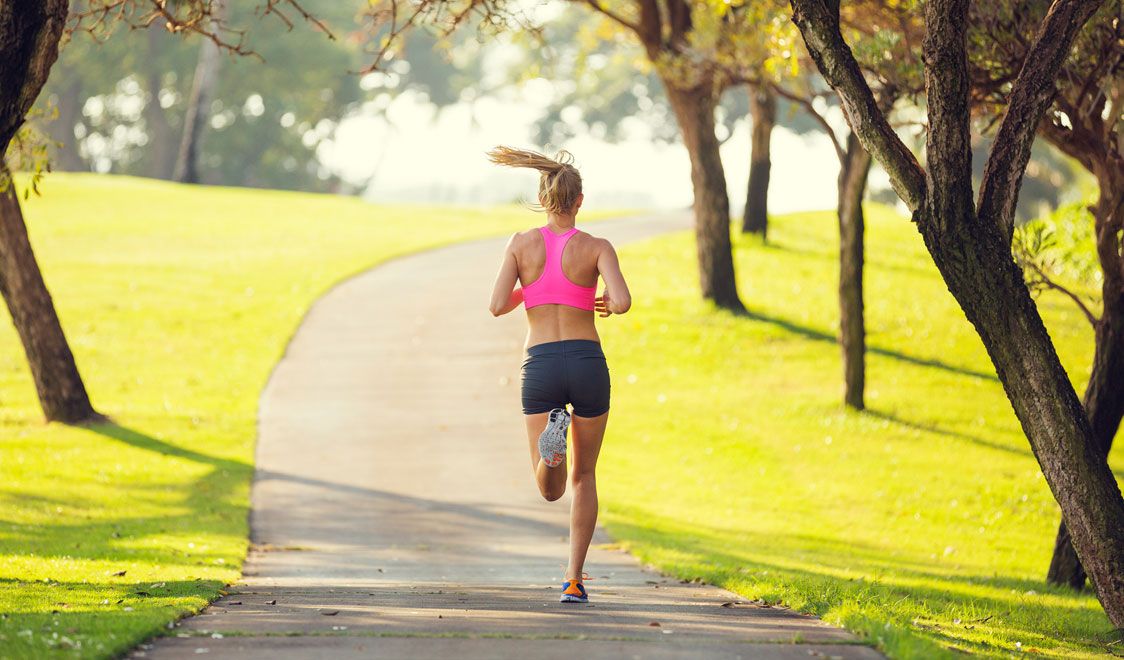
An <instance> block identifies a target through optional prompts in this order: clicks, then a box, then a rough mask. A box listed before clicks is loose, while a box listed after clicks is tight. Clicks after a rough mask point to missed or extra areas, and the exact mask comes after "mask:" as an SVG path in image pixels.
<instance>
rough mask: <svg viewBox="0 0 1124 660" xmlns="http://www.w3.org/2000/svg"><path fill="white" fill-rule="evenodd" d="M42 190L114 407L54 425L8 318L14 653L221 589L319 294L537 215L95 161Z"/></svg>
mask: <svg viewBox="0 0 1124 660" xmlns="http://www.w3.org/2000/svg"><path fill="white" fill-rule="evenodd" d="M43 189H44V197H42V198H38V199H36V198H33V199H31V200H30V201H29V202H27V203H26V204H25V212H26V214H27V218H28V223H29V225H30V231H31V236H32V241H33V243H34V246H35V248H36V251H37V253H38V256H39V260H40V264H41V266H42V268H43V271H44V273H45V275H46V279H47V284H48V286H49V287H50V289H51V291H52V293H53V295H54V298H55V304H56V306H57V307H58V310H59V314H60V315H61V317H62V321H63V325H64V327H65V329H66V331H67V334H68V337H69V339H70V344H71V347H72V348H73V350H74V353H75V355H76V357H77V360H78V365H79V368H80V369H81V371H82V374H83V376H84V377H85V381H86V385H87V388H88V389H89V391H90V392H91V395H92V398H93V400H94V404H95V405H96V406H97V408H98V409H99V410H100V411H102V412H104V413H106V414H108V415H110V416H111V417H112V418H113V420H114V421H115V423H114V424H112V425H103V426H99V427H96V428H91V429H80V428H68V427H65V426H61V425H57V424H52V425H46V424H44V423H43V422H42V415H41V413H40V410H39V407H38V404H37V402H36V399H35V391H34V387H33V386H32V383H31V378H30V375H29V374H28V372H27V367H26V363H25V360H24V356H23V351H22V349H21V347H20V345H19V341H18V339H17V337H16V333H15V331H14V329H13V328H12V327H11V324H10V323H9V322H8V321H7V320H6V318H5V320H4V322H3V323H0V657H4V658H18V657H35V658H38V657H42V656H44V655H47V654H48V653H49V652H57V653H59V654H60V655H67V656H71V655H76V656H83V657H104V656H109V655H114V654H118V653H120V652H122V651H124V650H125V649H127V648H129V647H130V646H132V645H133V644H135V643H136V642H137V641H139V640H141V639H143V638H145V637H148V636H150V635H152V634H153V633H155V632H157V631H159V630H160V629H161V627H162V626H164V625H165V624H166V623H168V622H169V621H171V620H173V619H175V618H178V617H180V616H182V615H184V614H186V613H188V612H193V611H196V610H198V609H200V608H201V607H202V606H203V605H205V604H206V603H207V602H208V601H209V600H211V599H213V598H215V597H216V596H217V595H218V593H219V590H220V589H221V588H222V587H223V585H224V584H226V583H229V582H233V581H234V580H236V579H237V578H238V576H239V573H240V567H241V562H242V559H243V557H244V556H245V552H246V544H247V538H246V537H247V520H246V513H247V507H248V503H249V500H248V496H249V484H250V476H251V473H252V469H253V468H252V464H253V448H254V437H255V422H256V415H257V401H258V394H259V393H260V392H261V389H262V387H263V386H264V384H265V382H266V379H267V377H268V376H269V372H270V369H271V368H272V366H273V365H274V363H276V362H277V360H278V359H279V358H280V356H281V354H282V351H283V350H284V347H285V344H286V342H287V340H288V338H289V336H290V335H291V334H292V332H293V331H294V330H295V329H296V327H297V325H298V323H299V322H300V319H301V316H302V315H303V314H304V312H305V310H306V309H307V308H308V306H309V304H310V303H311V302H312V301H313V300H314V299H315V298H316V297H317V296H319V295H320V294H321V293H323V292H324V291H325V289H327V288H328V287H329V286H331V285H332V284H333V283H335V282H337V281H338V280H340V279H341V278H343V277H344V276H347V275H349V274H352V273H355V272H357V271H360V270H363V269H365V268H367V267H369V266H371V265H373V264H376V263H378V262H380V261H383V260H386V259H389V258H391V257H394V256H397V255H401V254H404V253H408V252H413V251H417V250H421V249H424V248H429V247H433V246H435V245H438V244H442V243H449V242H453V241H457V240H462V239H470V238H477V237H482V236H487V235H495V234H502V233H506V232H510V231H514V230H515V229H517V228H523V227H526V226H527V225H528V224H530V223H532V222H533V221H534V220H535V219H536V218H535V217H534V216H532V215H531V214H529V213H528V212H527V211H526V210H524V209H521V208H518V207H515V206H511V207H504V208H491V209H481V208H474V209H455V208H425V207H416V206H393V207H385V206H372V205H369V204H365V203H363V202H361V201H358V200H356V199H350V198H338V197H327V196H316V195H303V194H295V193H279V192H263V191H252V190H233V189H221V188H199V187H185V186H177V185H172V184H167V183H162V182H155V181H148V180H143V179H130V178H117V177H99V176H90V175H87V176H77V175H69V176H68V175H60V174H55V175H51V176H50V177H49V178H48V179H47V180H46V181H45V183H44V188H43ZM485 286H486V285H485ZM481 295H482V296H485V297H486V295H487V290H486V289H482V290H481ZM483 299H484V298H483V297H482V298H481V300H483ZM5 317H6V314H5Z"/></svg>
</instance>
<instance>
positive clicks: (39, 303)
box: [0, 170, 101, 424]
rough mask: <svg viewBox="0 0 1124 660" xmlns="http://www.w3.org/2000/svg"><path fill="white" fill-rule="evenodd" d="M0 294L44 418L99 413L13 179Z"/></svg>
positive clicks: (4, 202) (1, 222)
mask: <svg viewBox="0 0 1124 660" xmlns="http://www.w3.org/2000/svg"><path fill="white" fill-rule="evenodd" d="M4 174H5V175H7V174H8V173H7V171H6V170H5V171H4ZM0 294H2V295H3V297H4V302H6V303H7V305H8V311H9V312H11V315H12V323H13V324H14V325H15V326H16V331H17V332H18V333H19V337H20V341H22V342H23V348H24V351H25V352H26V353H27V362H28V365H29V366H30V367H31V376H32V378H33V379H34V380H35V389H36V391H37V392H38V393H39V403H40V404H41V405H42V407H43V413H44V414H45V415H46V417H47V420H48V421H55V422H65V423H67V424H77V423H82V422H90V421H96V420H98V419H101V416H100V415H98V413H97V412H96V411H95V410H94V408H93V406H92V405H91V404H90V398H89V396H87V394H86V387H85V385H83V384H82V378H81V377H80V376H79V375H78V367H77V365H76V364H75V363H74V356H73V355H72V354H71V353H70V346H69V345H67V343H66V336H65V335H63V332H62V326H61V325H60V324H59V318H58V316H57V315H56V314H55V307H54V304H53V303H52V302H51V294H50V293H48V292H47V285H46V284H45V283H44V282H43V276H42V274H40V272H39V265H38V264H37V263H36V261H35V254H34V253H33V252H32V250H31V243H30V242H29V241H28V238H27V226H26V225H25V224H24V222H23V214H22V213H21V212H20V204H19V197H18V196H17V195H16V188H15V185H14V184H9V185H8V186H7V187H6V188H5V190H4V191H3V192H2V193H0Z"/></svg>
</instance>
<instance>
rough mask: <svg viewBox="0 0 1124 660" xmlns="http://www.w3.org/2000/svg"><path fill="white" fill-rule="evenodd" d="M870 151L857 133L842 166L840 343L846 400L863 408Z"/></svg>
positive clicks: (840, 185) (849, 136) (850, 140)
mask: <svg viewBox="0 0 1124 660" xmlns="http://www.w3.org/2000/svg"><path fill="white" fill-rule="evenodd" d="M870 160H871V159H870V154H869V153H868V152H867V150H866V149H863V147H862V145H861V144H859V139H858V137H857V136H855V134H854V133H851V134H850V135H848V136H847V151H846V153H845V155H844V158H843V163H842V164H841V167H840V169H839V208H838V214H839V343H840V346H841V347H842V349H843V387H844V389H843V403H844V404H846V405H847V406H850V407H851V408H854V409H855V410H862V409H863V408H864V407H865V404H864V403H863V393H864V391H865V388H866V324H865V322H864V320H863V230H864V226H863V225H864V219H863V207H862V203H863V195H864V194H865V193H866V178H867V174H868V173H869V172H870Z"/></svg>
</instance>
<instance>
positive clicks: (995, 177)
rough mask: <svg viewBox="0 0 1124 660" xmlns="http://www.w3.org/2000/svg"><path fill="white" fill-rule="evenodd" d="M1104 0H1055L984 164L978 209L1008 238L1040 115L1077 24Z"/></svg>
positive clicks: (1089, 15)
mask: <svg viewBox="0 0 1124 660" xmlns="http://www.w3.org/2000/svg"><path fill="white" fill-rule="evenodd" d="M1102 3H1103V0H1055V2H1054V4H1053V5H1052V6H1051V7H1050V11H1049V12H1048V13H1047V14H1046V18H1045V19H1044V20H1043V21H1042V25H1041V27H1040V28H1039V30H1038V35H1037V36H1036V37H1035V39H1034V43H1033V44H1032V45H1031V46H1030V50H1029V51H1028V53H1027V57H1026V60H1025V63H1024V64H1023V68H1022V71H1021V72H1020V73H1019V77H1018V79H1016V80H1015V85H1014V88H1013V89H1012V90H1011V96H1010V103H1009V104H1008V106H1007V114H1006V116H1005V117H1004V118H1003V123H1002V124H1001V125H1000V126H999V132H998V133H997V134H996V137H995V143H994V144H993V145H992V148H991V153H990V154H988V158H987V164H986V165H985V166H984V172H983V181H982V183H981V184H980V194H979V201H978V203H977V210H978V213H979V216H980V217H981V218H983V219H985V220H986V221H990V222H996V223H998V224H999V226H1000V228H1001V229H1002V231H1003V232H1004V235H1005V236H1006V237H1007V240H1008V241H1009V240H1010V239H1011V233H1012V232H1013V231H1014V217H1015V205H1016V203H1017V202H1018V199H1019V187H1020V186H1021V185H1022V178H1023V172H1024V171H1025V170H1026V164H1027V162H1028V161H1029V160H1030V147H1031V145H1032V144H1033V142H1034V134H1035V132H1036V131H1037V130H1038V128H1039V125H1040V122H1041V119H1042V115H1043V113H1044V112H1045V111H1046V109H1047V108H1049V107H1050V103H1051V102H1052V101H1053V100H1054V93H1055V87H1054V79H1055V78H1056V77H1057V75H1058V70H1059V69H1060V68H1061V66H1062V63H1063V62H1064V61H1065V58H1066V56H1067V54H1068V53H1069V49H1070V46H1072V45H1073V40H1074V38H1076V36H1077V33H1078V32H1079V31H1080V30H1081V27H1082V26H1083V25H1085V23H1086V22H1087V21H1088V20H1089V18H1090V17H1091V16H1092V15H1093V14H1094V13H1096V11H1097V9H1098V8H1099V7H1100V6H1101V4H1102Z"/></svg>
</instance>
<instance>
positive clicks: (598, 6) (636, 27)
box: [585, 0, 640, 34]
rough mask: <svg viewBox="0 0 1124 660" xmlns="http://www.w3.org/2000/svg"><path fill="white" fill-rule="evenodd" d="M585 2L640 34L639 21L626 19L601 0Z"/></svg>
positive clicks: (586, 0) (587, 0)
mask: <svg viewBox="0 0 1124 660" xmlns="http://www.w3.org/2000/svg"><path fill="white" fill-rule="evenodd" d="M585 3H586V4H587V5H589V6H590V7H592V8H593V9H594V10H595V11H597V12H600V13H601V14H604V15H605V16H607V17H608V18H610V19H612V20H613V21H615V22H616V23H618V24H619V25H621V26H622V27H624V28H626V29H628V30H632V31H633V32H635V33H636V34H640V25H638V24H637V23H633V22H632V21H630V20H628V19H626V18H625V17H623V16H621V15H620V14H618V13H616V12H615V11H612V10H611V9H609V8H608V7H606V6H605V5H603V4H601V2H599V0H585Z"/></svg>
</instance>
